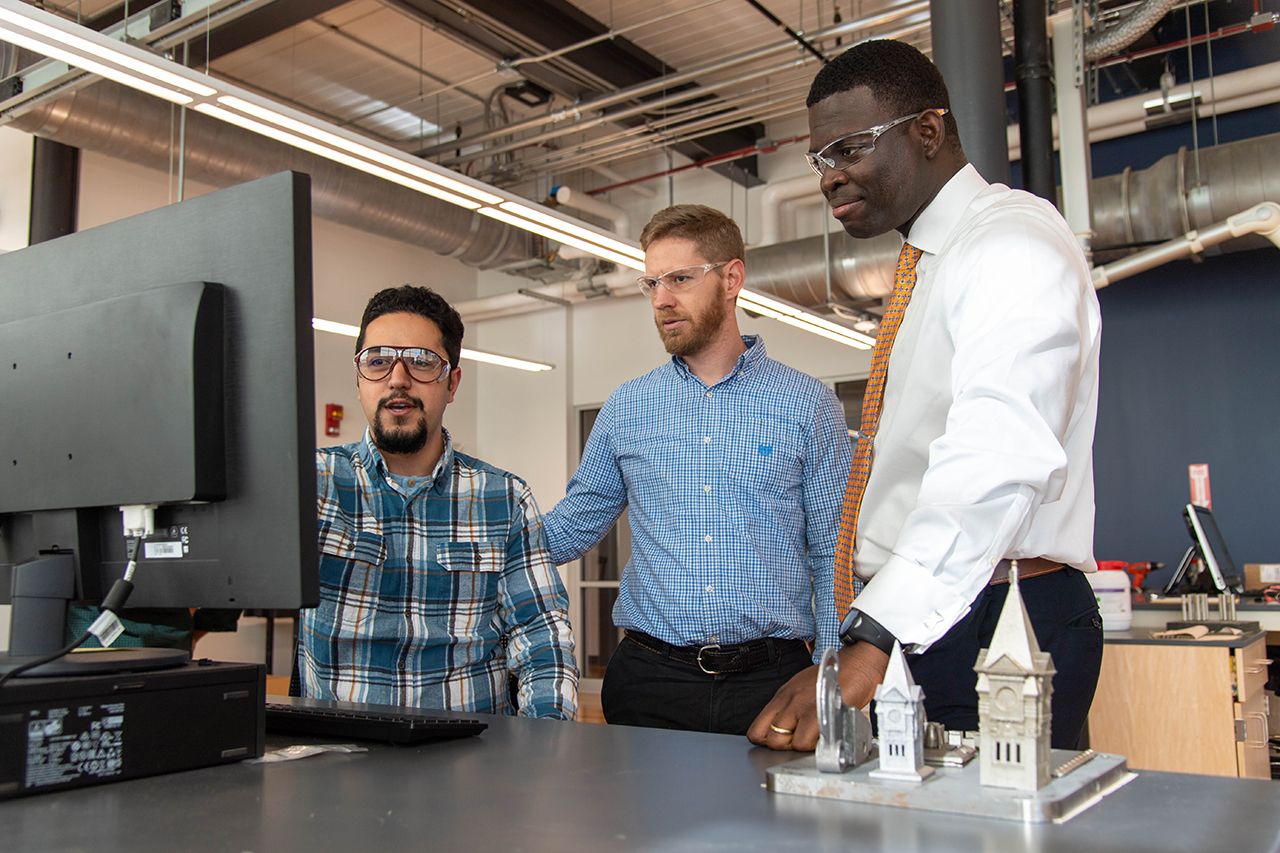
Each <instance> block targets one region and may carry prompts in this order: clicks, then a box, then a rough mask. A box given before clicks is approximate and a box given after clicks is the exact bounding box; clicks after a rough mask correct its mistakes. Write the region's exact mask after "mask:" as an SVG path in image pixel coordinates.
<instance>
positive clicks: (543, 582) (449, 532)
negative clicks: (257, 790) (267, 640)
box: [298, 430, 578, 720]
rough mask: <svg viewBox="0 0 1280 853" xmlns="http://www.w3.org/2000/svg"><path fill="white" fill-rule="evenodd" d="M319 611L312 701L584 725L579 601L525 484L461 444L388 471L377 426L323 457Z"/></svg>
mask: <svg viewBox="0 0 1280 853" xmlns="http://www.w3.org/2000/svg"><path fill="white" fill-rule="evenodd" d="M316 473H317V490H318V503H319V513H320V605H319V606H318V607H316V608H314V609H312V610H307V611H303V617H302V625H301V630H300V638H299V658H298V674H299V677H300V679H301V684H302V692H303V695H304V696H308V697H312V698H316V699H338V700H343V701H348V702H369V703H374V704H379V705H402V706H413V707H421V708H437V709H446V710H456V711H471V712H479V713H488V714H504V713H505V714H510V713H513V710H512V708H511V701H510V693H509V689H508V673H511V674H514V675H515V676H516V677H517V680H518V683H519V691H518V702H519V707H520V714H521V715H522V716H531V717H554V718H560V719H566V720H567V719H573V717H574V714H575V712H576V709H577V678H578V675H577V666H576V663H575V661H574V657H573V635H572V633H571V631H570V628H569V621H568V596H567V594H566V593H565V588H564V584H563V583H562V581H561V579H560V574H559V572H558V571H557V570H556V567H555V565H554V564H553V563H552V562H551V559H550V555H549V553H548V551H547V546H546V537H545V535H544V533H543V530H542V519H541V516H540V515H539V513H538V508H537V505H536V504H535V503H534V500H533V494H532V493H531V492H530V491H529V487H528V485H526V484H525V482H524V481H523V480H521V479H519V478H518V477H515V476H513V475H511V474H508V473H507V472H505V471H501V470H499V469H497V468H494V467H493V466H491V465H488V464H486V463H484V462H480V461H479V460H476V459H473V458H471V457H469V456H466V455H464V454H461V453H457V452H455V451H454V449H453V443H452V442H451V441H450V440H449V437H448V434H447V433H446V434H445V450H444V455H443V456H441V457H440V462H439V463H438V464H437V465H436V468H435V471H434V472H433V473H432V475H431V476H430V477H427V478H423V479H421V480H420V481H417V482H415V481H414V480H413V479H409V478H398V480H399V481H397V478H394V477H392V476H391V475H389V473H388V472H387V469H386V465H385V463H384V461H383V459H382V454H381V453H379V452H378V450H377V449H376V448H375V447H374V444H373V439H372V437H371V436H370V435H369V432H368V430H366V431H365V436H364V439H363V440H362V441H359V442H355V443H353V444H347V445H342V446H339V447H326V448H322V449H320V450H318V451H316Z"/></svg>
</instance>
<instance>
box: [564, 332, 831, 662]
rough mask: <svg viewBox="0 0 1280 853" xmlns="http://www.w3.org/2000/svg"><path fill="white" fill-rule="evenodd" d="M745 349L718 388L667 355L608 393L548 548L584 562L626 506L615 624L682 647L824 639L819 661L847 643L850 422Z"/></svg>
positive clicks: (792, 376) (823, 390) (814, 384)
mask: <svg viewBox="0 0 1280 853" xmlns="http://www.w3.org/2000/svg"><path fill="white" fill-rule="evenodd" d="M743 342H744V343H746V345H747V351H746V352H745V353H743V354H742V355H741V356H740V357H739V359H738V361H737V364H736V365H735V367H734V369H733V371H732V372H730V373H729V375H728V376H726V377H724V378H723V379H721V380H720V381H719V382H717V383H716V384H715V385H713V386H712V387H710V388H708V387H707V386H706V385H704V384H703V382H702V381H701V380H700V379H698V377H696V376H695V375H693V374H692V373H691V372H689V369H688V367H687V366H686V365H685V363H684V362H683V361H682V360H681V359H680V358H672V360H671V361H670V362H668V363H667V364H665V365H663V366H662V367H659V368H658V369H657V370H654V371H653V372H651V373H649V374H648V375H646V376H642V377H640V378H638V379H633V380H631V381H630V382H627V383H625V384H624V385H622V386H621V387H619V388H618V389H617V390H616V391H614V393H613V394H612V395H611V396H610V397H609V400H608V401H607V402H606V403H605V404H604V407H603V408H602V409H601V410H600V414H599V415H598V416H597V418H596V421H595V424H594V426H592V428H591V435H590V437H589V439H588V441H587V446H586V449H585V450H584V451H583V456H582V464H581V466H580V467H579V468H578V471H577V473H576V474H574V476H573V479H571V480H570V481H569V486H568V489H567V494H566V496H565V498H564V500H562V501H561V502H560V503H559V504H558V505H557V506H556V508H555V509H554V510H552V511H551V512H550V513H548V514H547V517H546V529H547V539H548V542H549V543H550V545H551V553H552V557H553V558H554V560H555V561H556V562H557V563H567V562H569V561H570V560H575V559H577V558H579V557H581V556H582V555H583V554H584V553H586V552H587V551H588V550H590V549H591V548H592V547H593V546H594V545H595V544H596V543H597V542H599V541H600V540H601V539H602V538H603V537H604V535H605V534H606V533H607V532H608V531H609V528H610V527H612V526H613V524H614V522H615V521H617V519H618V517H619V516H620V515H621V513H622V510H623V508H624V507H627V506H630V521H631V559H630V560H629V561H628V563H627V565H626V567H625V569H624V571H623V574H622V582H621V590H620V593H619V597H618V601H617V604H616V605H615V607H614V611H613V620H614V624H616V625H618V626H620V627H624V628H632V629H635V630H639V631H643V632H645V633H646V634H649V635H651V636H654V637H657V638H659V639H661V640H665V641H666V642H668V643H671V644H673V645H677V646H692V645H704V644H709V643H722V644H726V645H727V644H735V643H741V642H746V641H749V640H756V639H759V638H761V637H785V638H794V639H808V638H811V637H814V636H815V634H816V637H817V640H818V642H817V653H816V655H820V654H821V652H822V650H824V649H826V648H829V647H834V646H836V645H837V644H838V641H837V639H836V630H837V626H838V621H839V620H838V619H837V616H836V613H835V606H834V599H833V595H832V587H833V582H834V559H835V546H836V534H837V528H838V524H839V520H840V508H841V507H840V501H841V497H842V496H843V495H844V487H845V482H846V481H847V480H848V477H849V464H850V443H849V438H848V432H847V429H846V426H845V422H844V415H843V413H842V411H841V408H840V404H839V402H838V401H837V400H836V397H835V395H834V394H833V393H832V392H831V390H830V389H829V388H827V387H826V386H825V385H823V384H822V383H821V382H819V381H818V380H816V379H814V378H812V377H810V376H806V375H805V374H803V373H800V372H799V371H796V370H792V369H791V368H789V367H786V366H785V365H782V364H779V363H778V362H776V361H774V360H773V359H771V358H769V357H768V356H767V355H766V353H765V348H764V343H763V342H762V341H760V339H759V338H758V337H756V336H745V337H743ZM815 594H816V597H817V615H816V619H815V613H814V604H813V601H814V596H815ZM816 655H815V659H816Z"/></svg>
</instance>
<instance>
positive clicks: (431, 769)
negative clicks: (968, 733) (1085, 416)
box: [0, 717, 1280, 853]
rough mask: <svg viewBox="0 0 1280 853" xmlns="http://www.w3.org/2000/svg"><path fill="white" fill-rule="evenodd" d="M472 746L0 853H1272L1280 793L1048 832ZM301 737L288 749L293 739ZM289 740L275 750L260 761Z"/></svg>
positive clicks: (448, 747)
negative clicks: (681, 852)
mask: <svg viewBox="0 0 1280 853" xmlns="http://www.w3.org/2000/svg"><path fill="white" fill-rule="evenodd" d="M484 719H485V720H486V721H487V722H488V723H489V728H488V730H487V731H485V732H484V734H482V735H480V736H479V737H475V738H468V739H465V740H459V741H449V742H443V743H437V744H430V745H424V746H420V747H408V748H405V747H392V746H381V745H373V744H370V751H369V752H367V753H357V754H349V755H338V754H327V755H320V756H316V757H312V758H307V759H303V760H300V761H292V762H284V763H275V764H233V765H225V766H222V767H215V768H209V769H205V770H196V771H190V772H187V773H178V774H172V775H168V776H158V777H153V778H149V779H139V780H134V781H131V782H122V783H117V784H112V785H102V786H98V787H95V788H82V789H79V790H73V791H65V792H62V793H56V794H45V795H40V796H35V797H27V798H24V799H18V800H10V801H7V802H3V803H0V839H3V841H2V842H0V846H2V847H3V849H4V850H5V851H8V853H14V851H55V850H70V849H77V850H92V851H94V853H112V851H119V853H146V851H174V850H201V851H231V853H242V851H255V852H256V853H288V851H299V852H300V853H318V852H319V851H339V850H340V851H356V850H369V851H386V853H391V851H404V850H429V851H437V850H438V851H455V850H456V851H471V850H474V851H484V853H516V851H523V853H536V851H553V850H554V851H615V850H619V851H620V850H626V851H668V850H687V851H698V853H711V851H805V853H810V851H815V850H824V851H825V850H832V851H834V850H840V851H864V850H868V851H872V850H873V851H894V853H899V851H903V852H904V853H905V851H911V853H924V852H925V851H947V852H948V853H952V852H953V851H975V853H977V851H999V853H1006V851H1017V850H1034V851H1037V853H1051V852H1052V851H1080V853H1100V851H1113V850H1131V851H1150V853H1156V851H1161V853H1163V851H1175V850H1178V851H1181V850H1185V851H1194V852H1195V853H1203V851H1210V850H1230V851H1232V853H1252V851H1271V850H1274V849H1276V848H1277V847H1278V846H1280V787H1278V786H1276V785H1274V784H1273V783H1271V782H1262V781H1249V780H1239V779H1222V778H1214V777H1208V776H1189V775H1183V774H1176V773H1145V772H1144V773H1142V774H1140V776H1139V778H1137V779H1135V780H1134V781H1133V782H1131V783H1129V784H1128V785H1126V786H1125V787H1123V788H1121V789H1120V790H1119V791H1117V792H1115V793H1114V794H1112V795H1111V796H1109V797H1107V798H1106V799H1105V800H1103V801H1102V802H1101V803H1099V804H1098V805H1096V806H1094V807H1093V808H1092V809H1090V810H1088V811H1086V812H1084V813H1083V814H1081V815H1079V816H1077V817H1075V818H1074V819H1072V820H1071V821H1070V822H1068V823H1066V824H1063V825H1061V826H1053V825H1038V826H1023V825H1022V824H1019V823H1006V822H1001V821H993V820H982V819H978V818H972V817H956V816H950V815H943V814H931V813H918V812H911V811H906V810H903V809H896V808H889V807H876V806H865V805H855V804H851V803H842V802H833V801H829V800H813V799H808V798H804V797H795V796H788V795H783V794H771V793H769V792H767V791H766V790H765V789H764V787H763V783H764V781H765V773H764V771H765V768H766V767H769V766H770V765H772V764H776V763H779V762H782V761H786V760H789V759H790V758H791V757H792V756H790V755H788V754H783V753H773V752H770V751H768V750H764V749H759V748H753V747H751V746H750V745H748V743H747V742H746V740H745V739H744V738H740V737H730V736H726V735H708V734H697V733H691V732H669V731H659V730H654V729H639V728H627V727H622V726H605V725H598V724H593V723H558V722H552V721H544V720H525V719H513V718H507V717H484ZM295 740H297V739H295ZM286 742H287V741H280V739H278V738H273V739H272V745H273V746H282V745H284V744H285V743H286Z"/></svg>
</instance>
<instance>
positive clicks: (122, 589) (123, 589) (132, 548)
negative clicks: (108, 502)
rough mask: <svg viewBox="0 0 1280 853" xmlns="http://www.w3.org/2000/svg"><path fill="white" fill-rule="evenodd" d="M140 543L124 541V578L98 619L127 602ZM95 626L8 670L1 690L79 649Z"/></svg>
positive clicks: (1, 679) (0, 681)
mask: <svg viewBox="0 0 1280 853" xmlns="http://www.w3.org/2000/svg"><path fill="white" fill-rule="evenodd" d="M141 543H142V537H141V536H135V537H132V538H130V539H127V540H126V544H125V550H126V552H127V553H128V557H129V563H128V565H126V566H125V570H124V577H123V578H121V579H120V580H118V581H116V582H115V583H114V584H112V585H111V591H110V592H108V593H107V597H106V598H104V599H102V604H101V605H99V607H98V610H99V614H100V615H99V619H101V614H102V613H106V612H108V611H109V612H111V613H112V614H118V613H119V612H120V610H121V609H123V608H124V603H125V601H127V600H128V598H129V593H131V592H133V583H132V582H131V581H130V579H131V578H132V577H133V573H134V571H135V570H136V569H137V568H138V547H139V545H140V544H141ZM97 624H98V619H95V620H94V624H93V625H90V626H89V630H88V631H85V632H84V633H83V634H81V635H80V636H79V637H77V638H76V639H75V640H74V641H72V642H71V643H70V644H68V645H67V646H65V647H64V648H61V649H59V650H58V651H56V652H53V653H52V654H48V655H45V656H44V657H42V658H36V659H35V660H33V661H27V662H26V663H24V664H22V665H21V666H16V667H14V668H13V669H11V670H9V671H8V672H6V673H5V674H4V675H2V676H0V688H3V687H4V685H5V684H6V683H7V682H8V681H9V679H11V678H15V677H17V676H19V675H21V674H22V673H24V672H27V671H28V670H32V669H35V668H36V667H38V666H44V665H45V664H47V663H53V662H54V661H55V660H57V659H58V658H60V657H63V656H64V655H69V654H71V653H72V652H73V651H75V650H76V649H78V648H80V646H82V645H84V644H85V642H86V641H88V639H89V637H91V636H94V633H95V626H97ZM113 639H114V638H113Z"/></svg>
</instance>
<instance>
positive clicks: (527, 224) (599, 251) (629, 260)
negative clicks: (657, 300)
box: [480, 207, 644, 272]
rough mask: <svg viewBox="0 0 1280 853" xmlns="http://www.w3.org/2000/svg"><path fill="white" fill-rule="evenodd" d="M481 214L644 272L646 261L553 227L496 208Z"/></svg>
mask: <svg viewBox="0 0 1280 853" xmlns="http://www.w3.org/2000/svg"><path fill="white" fill-rule="evenodd" d="M480 213H481V214H483V215H484V216H488V217H490V218H492V219H496V220H498V221H499V222H505V223H507V224H508V225H514V226H516V227H517V228H523V229H524V230H526V231H532V232H534V233H535V234H541V235H542V236H543V237H549V238H550V239H552V240H556V241H557V242H560V243H564V244H566V245H569V246H574V247H576V248H578V249H581V250H582V251H584V252H590V253H591V254H593V255H596V256H597V257H601V258H604V259H605V260H607V261H613V262H614V263H616V264H619V265H621V266H624V267H630V268H631V269H633V270H639V271H641V272H643V271H644V261H642V260H639V259H637V258H633V257H630V256H629V255H623V254H619V253H618V252H614V251H613V250H611V249H606V248H604V247H602V246H600V245H599V244H598V243H591V242H588V241H587V240H583V239H581V238H578V237H575V236H573V235H572V234H566V233H564V232H563V231H558V230H556V229H555V228H552V227H551V226H549V225H545V224H543V223H541V222H534V221H532V220H529V219H522V218H521V217H519V216H516V215H515V214H513V213H509V212H507V211H506V210H501V209H499V208H496V207H482V208H480Z"/></svg>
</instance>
